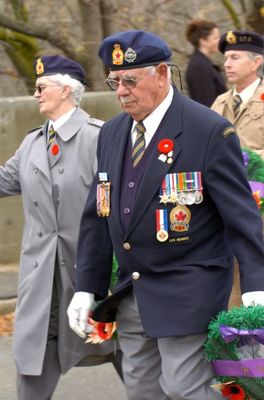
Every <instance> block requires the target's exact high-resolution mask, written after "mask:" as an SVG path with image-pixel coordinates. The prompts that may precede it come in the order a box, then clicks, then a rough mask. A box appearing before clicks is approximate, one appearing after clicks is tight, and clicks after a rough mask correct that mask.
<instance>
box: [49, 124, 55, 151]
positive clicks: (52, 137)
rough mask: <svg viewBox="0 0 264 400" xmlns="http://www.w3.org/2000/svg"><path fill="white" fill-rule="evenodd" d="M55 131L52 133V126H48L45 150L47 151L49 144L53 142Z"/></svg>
mask: <svg viewBox="0 0 264 400" xmlns="http://www.w3.org/2000/svg"><path fill="white" fill-rule="evenodd" d="M55 135H56V131H54V128H53V125H50V128H49V135H48V144H47V149H48V150H49V148H50V146H51V143H52V142H54V140H55Z"/></svg>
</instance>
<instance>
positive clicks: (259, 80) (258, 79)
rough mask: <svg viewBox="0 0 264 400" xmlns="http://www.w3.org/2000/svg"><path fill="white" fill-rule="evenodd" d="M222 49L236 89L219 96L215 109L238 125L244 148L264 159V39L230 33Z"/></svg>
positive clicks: (224, 36)
mask: <svg viewBox="0 0 264 400" xmlns="http://www.w3.org/2000/svg"><path fill="white" fill-rule="evenodd" d="M219 50H220V51H221V52H222V53H223V54H224V56H225V63H224V67H225V73H226V76H227V79H228V81H229V82H230V83H231V84H232V85H233V87H232V88H231V89H230V90H229V91H228V92H226V93H224V94H222V95H220V96H218V97H217V99H216V100H215V102H214V104H213V105H212V109H213V110H215V111H216V112H218V113H219V114H221V115H223V116H224V117H226V118H227V119H228V120H229V121H230V122H231V123H232V124H233V125H234V126H235V128H236V131H237V134H238V136H239V139H240V143H241V146H244V147H248V148H250V149H252V150H254V151H255V152H256V153H258V154H259V155H260V156H261V157H262V158H263V159H264V81H263V64H264V37H263V35H260V34H258V33H255V32H246V31H229V32H227V33H225V34H224V35H222V37H221V39H220V42H219Z"/></svg>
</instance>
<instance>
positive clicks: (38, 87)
mask: <svg viewBox="0 0 264 400" xmlns="http://www.w3.org/2000/svg"><path fill="white" fill-rule="evenodd" d="M51 86H61V85H58V84H57V85H36V86H35V93H36V92H37V93H38V94H41V93H42V92H43V90H45V89H46V88H48V87H51Z"/></svg>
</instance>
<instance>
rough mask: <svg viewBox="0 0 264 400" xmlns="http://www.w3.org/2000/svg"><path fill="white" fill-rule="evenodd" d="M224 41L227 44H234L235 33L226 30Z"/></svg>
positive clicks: (235, 39) (235, 40)
mask: <svg viewBox="0 0 264 400" xmlns="http://www.w3.org/2000/svg"><path fill="white" fill-rule="evenodd" d="M226 41H227V43H229V44H236V43H237V38H236V35H234V33H233V32H232V31H229V32H227V34H226Z"/></svg>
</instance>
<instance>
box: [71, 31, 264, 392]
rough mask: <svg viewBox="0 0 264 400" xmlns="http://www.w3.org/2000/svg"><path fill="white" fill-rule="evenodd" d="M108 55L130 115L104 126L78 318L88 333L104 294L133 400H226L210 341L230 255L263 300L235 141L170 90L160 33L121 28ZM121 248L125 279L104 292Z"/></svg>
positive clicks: (228, 279)
mask: <svg viewBox="0 0 264 400" xmlns="http://www.w3.org/2000/svg"><path fill="white" fill-rule="evenodd" d="M99 56H100V57H101V58H102V60H103V61H104V63H105V64H106V65H107V66H108V67H109V68H110V73H109V76H108V79H107V82H108V83H109V85H110V86H111V87H112V88H113V89H114V90H116V94H117V96H118V98H119V100H120V103H121V105H122V107H123V110H124V112H123V113H121V114H120V115H118V116H116V117H115V118H113V119H112V120H110V121H108V122H107V123H106V124H105V125H104V126H103V127H102V129H101V132H100V136H99V140H98V161H99V164H98V174H96V177H95V179H94V182H93V185H92V188H91V191H90V195H89V197H88V199H87V203H86V205H85V209H84V213H83V216H82V220H81V228H80V238H79V244H78V255H77V270H76V293H75V295H74V297H73V299H72V301H71V304H70V306H69V308H68V315H69V322H70V325H71V327H72V329H73V330H74V331H75V332H76V333H78V334H79V335H82V336H84V335H85V332H86V331H88V330H89V329H90V327H89V325H87V322H86V321H87V315H88V314H89V312H90V310H91V307H93V305H94V304H93V303H94V300H102V299H104V300H103V301H102V302H101V303H100V304H99V305H98V306H97V308H96V309H95V311H94V314H93V315H94V318H95V319H97V320H102V321H111V320H113V319H116V321H117V324H118V337H119V340H120V346H121V348H122V350H123V372H124V379H125V385H126V389H127V393H128V398H129V399H130V400H135V399H136V400H153V399H159V400H168V399H172V400H183V399H184V400H185V399H186V400H187V399H188V400H198V399H199V400H213V399H220V398H222V397H221V396H220V395H219V394H217V393H215V392H213V390H212V389H211V387H210V383H211V379H212V376H213V371H212V369H211V366H210V364H209V363H208V362H207V361H206V360H205V359H204V355H203V344H204V341H205V339H206V333H207V327H208V323H209V321H210V320H211V318H212V317H215V316H216V314H217V313H218V312H219V311H220V310H224V309H226V308H227V304H228V298H229V295H230V290H231V286H232V277H233V253H235V254H236V255H237V256H238V257H239V258H240V260H241V269H242V271H243V280H242V283H243V285H242V287H243V292H244V293H245V292H247V293H245V294H244V295H245V296H246V298H245V302H246V304H249V303H251V301H253V300H255V301H257V295H259V294H260V296H261V294H262V298H261V299H262V300H263V302H264V292H263V290H264V249H263V241H262V234H261V219H260V216H259V212H258V208H257V205H256V203H255V201H254V200H253V198H252V195H251V191H250V188H249V186H248V182H247V179H246V176H245V170H244V166H243V161H242V155H241V151H240V146H239V142H238V139H237V136H236V134H235V132H234V129H233V127H232V126H231V125H230V123H229V122H228V121H227V120H226V119H223V118H222V117H221V116H219V115H217V114H216V113H215V112H212V110H210V109H208V108H206V107H204V106H202V105H200V104H198V103H196V102H193V101H192V100H190V99H188V98H187V97H184V96H182V95H181V94H180V93H178V91H177V90H176V88H174V87H173V86H172V83H171V75H170V63H171V50H170V48H169V47H168V46H167V44H166V43H165V42H164V41H163V40H162V39H161V38H160V37H158V36H156V35H154V34H152V33H149V32H144V31H140V30H132V31H126V32H119V33H117V34H115V35H113V36H110V37H107V38H106V39H104V41H103V42H102V44H101V47H100V50H99ZM113 251H114V253H115V255H116V257H117V260H118V264H119V271H118V281H117V284H116V287H115V288H114V290H113V293H112V295H111V296H109V297H107V294H108V292H107V289H108V286H109V279H110V272H111V260H112V253H113ZM255 291H257V293H255ZM252 292H253V293H252ZM259 292H260V293H259ZM247 297H248V298H247Z"/></svg>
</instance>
